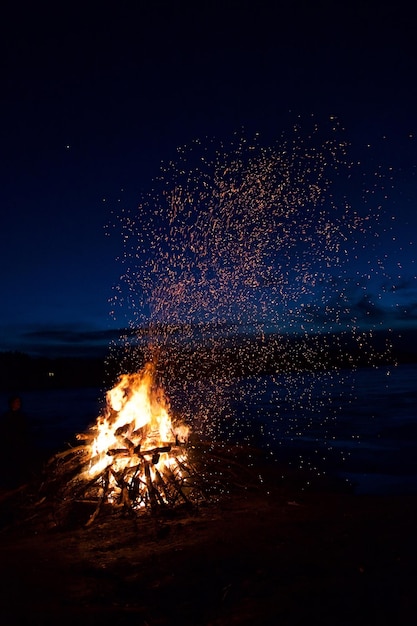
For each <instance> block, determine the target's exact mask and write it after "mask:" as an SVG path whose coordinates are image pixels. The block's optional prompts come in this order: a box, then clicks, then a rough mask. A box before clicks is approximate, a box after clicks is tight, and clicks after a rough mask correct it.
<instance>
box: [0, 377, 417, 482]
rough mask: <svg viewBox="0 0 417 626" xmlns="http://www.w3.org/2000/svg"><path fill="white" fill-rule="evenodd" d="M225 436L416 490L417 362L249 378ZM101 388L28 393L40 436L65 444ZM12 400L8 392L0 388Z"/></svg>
mask: <svg viewBox="0 0 417 626" xmlns="http://www.w3.org/2000/svg"><path fill="white" fill-rule="evenodd" d="M237 387H240V391H241V393H240V399H239V400H238V401H236V400H235V401H234V403H233V417H232V418H229V419H228V420H227V424H226V426H225V427H223V426H221V427H220V429H219V432H218V434H219V436H220V437H222V438H226V439H228V440H233V441H236V440H237V441H240V442H244V443H248V444H251V445H256V446H260V447H262V448H263V449H266V450H268V451H269V453H270V455H271V458H272V459H273V460H276V461H278V462H280V463H281V462H284V463H285V464H289V465H290V466H291V467H293V468H294V469H297V468H302V469H304V470H307V472H311V474H312V476H313V475H315V474H318V473H322V472H326V473H327V474H331V475H335V476H337V477H339V478H340V479H342V480H344V481H346V482H348V483H349V484H351V485H354V487H355V490H356V491H357V492H359V493H361V492H362V493H365V492H366V493H394V492H402V493H404V492H412V493H417V365H406V366H400V367H397V368H392V369H387V368H380V369H359V370H357V371H356V372H348V371H346V372H343V373H342V375H341V376H340V377H339V378H338V379H337V380H335V378H334V376H330V375H328V376H327V375H323V376H320V377H318V378H317V377H312V376H311V375H309V374H299V375H298V376H297V377H296V378H295V379H294V378H292V380H291V384H290V385H289V383H288V380H284V378H283V379H282V380H281V381H280V379H279V378H275V381H274V382H272V380H271V379H270V378H267V377H265V378H263V379H261V380H250V379H248V380H244V381H240V382H239V384H237ZM103 398H104V392H103V391H102V390H100V389H96V388H92V389H72V390H50V391H33V392H26V393H22V400H23V408H24V410H25V412H26V413H27V414H28V416H29V417H30V420H31V423H32V426H33V431H34V438H35V441H36V444H37V445H38V446H39V447H40V448H41V449H44V450H45V451H57V450H61V449H65V448H66V447H67V446H68V444H74V443H75V439H74V435H75V433H77V432H83V431H84V430H86V429H87V428H88V426H89V425H91V424H93V423H94V422H95V420H96V417H97V416H98V415H99V413H100V409H101V407H102V405H103ZM0 402H2V406H4V407H5V408H6V407H7V394H5V393H2V394H0Z"/></svg>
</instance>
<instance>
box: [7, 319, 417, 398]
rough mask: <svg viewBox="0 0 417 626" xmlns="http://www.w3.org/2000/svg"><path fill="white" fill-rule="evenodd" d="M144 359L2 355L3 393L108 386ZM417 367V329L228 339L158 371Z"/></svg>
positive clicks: (172, 356) (162, 361) (184, 354)
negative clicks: (415, 364) (219, 345)
mask: <svg viewBox="0 0 417 626" xmlns="http://www.w3.org/2000/svg"><path fill="white" fill-rule="evenodd" d="M143 362H144V356H143V354H142V353H141V352H140V351H139V350H138V349H135V348H132V351H131V353H129V352H128V351H126V348H124V349H123V350H121V351H120V353H118V352H117V351H112V353H111V356H110V357H107V358H105V357H79V358H76V357H59V358H47V357H34V356H30V355H28V354H25V353H22V352H0V389H1V390H2V391H10V392H13V391H15V392H17V391H20V390H27V389H47V388H56V389H59V388H74V387H105V388H108V387H109V386H111V385H113V383H114V382H115V380H116V379H117V377H118V376H119V374H120V373H122V372H133V371H137V370H138V369H139V368H140V367H141V366H142V365H143ZM415 362H417V329H416V330H407V331H406V332H404V331H403V332H401V333H399V332H395V333H394V332H391V333H386V332H379V333H377V332H374V333H372V334H371V335H369V334H367V335H366V336H365V335H363V339H362V335H352V336H349V335H346V333H344V334H340V335H338V334H333V335H316V336H313V335H305V336H297V337H295V336H280V337H277V336H273V335H266V336H264V335H263V336H252V337H244V338H240V339H239V340H237V339H236V337H234V338H230V339H229V340H228V339H227V338H225V340H224V341H222V342H221V348H219V347H218V344H217V345H216V347H214V348H213V345H209V346H207V345H205V346H204V345H203V346H195V347H184V349H182V350H178V349H175V350H169V349H166V350H164V351H161V353H160V355H159V360H158V364H157V367H158V370H159V371H160V373H161V374H162V375H163V376H164V377H168V378H171V377H175V378H177V377H181V376H186V377H187V378H188V379H190V378H193V377H194V378H199V377H207V376H210V377H212V376H214V377H220V378H221V377H222V376H224V374H225V373H226V372H227V375H228V376H230V375H234V376H250V375H257V374H269V373H273V372H280V371H281V372H282V371H290V370H296V371H301V370H314V369H318V368H320V369H323V368H335V367H337V368H349V367H359V366H361V367H363V366H365V367H367V366H375V365H384V364H394V363H415Z"/></svg>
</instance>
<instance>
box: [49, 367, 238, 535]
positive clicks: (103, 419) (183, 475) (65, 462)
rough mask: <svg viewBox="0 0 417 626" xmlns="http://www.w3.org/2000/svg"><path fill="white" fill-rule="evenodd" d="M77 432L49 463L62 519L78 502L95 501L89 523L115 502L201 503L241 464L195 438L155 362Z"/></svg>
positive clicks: (133, 507)
mask: <svg viewBox="0 0 417 626" xmlns="http://www.w3.org/2000/svg"><path fill="white" fill-rule="evenodd" d="M77 440H78V441H80V442H82V443H80V445H78V446H75V447H71V448H69V449H67V450H65V451H64V452H59V453H58V454H56V455H54V457H53V458H52V459H51V460H50V461H49V463H48V467H47V475H48V477H47V481H46V483H45V487H44V490H46V491H47V492H48V493H49V494H51V493H52V494H53V497H54V500H55V504H56V507H55V516H56V517H57V518H59V521H62V519H63V518H64V517H66V516H67V515H68V511H69V509H71V508H72V507H73V506H74V504H83V505H90V507H92V508H93V510H92V512H91V514H90V515H89V518H88V521H87V525H89V524H91V523H93V521H94V520H95V519H96V517H97V516H98V515H99V513H100V512H101V511H103V510H104V509H106V508H109V507H111V508H112V509H113V510H114V509H119V510H120V509H121V510H122V511H123V512H128V513H130V514H135V513H138V512H140V511H142V510H146V511H150V512H152V513H156V512H159V511H161V510H167V509H169V510H172V509H173V508H175V507H178V506H179V505H184V506H188V507H194V506H196V505H199V504H200V503H201V502H202V501H206V500H207V499H208V498H213V494H214V493H215V492H216V490H217V492H218V488H219V484H220V483H223V487H222V488H223V489H224V481H223V479H224V478H225V477H226V476H227V477H228V481H229V482H230V478H231V475H234V470H233V466H235V465H237V462H236V461H235V460H232V459H230V458H229V459H227V458H225V457H224V450H223V452H220V453H219V447H218V446H216V445H215V444H207V443H203V442H199V443H198V444H197V443H196V442H194V443H193V444H192V445H191V443H190V428H189V427H188V426H187V425H186V424H184V423H183V422H181V421H180V420H174V419H173V418H172V416H171V414H170V407H169V402H168V400H167V398H166V395H165V393H164V391H163V389H162V387H161V386H160V385H159V384H158V383H157V381H156V368H155V366H154V364H152V363H148V364H146V365H145V367H144V368H143V369H142V370H141V371H140V372H138V373H134V374H124V375H122V376H121V377H120V379H119V381H118V383H117V385H116V386H115V387H114V388H113V389H111V390H110V391H108V392H107V394H106V407H105V410H104V411H103V414H102V415H100V416H99V417H98V418H97V420H96V423H95V424H94V425H93V426H92V427H91V428H90V429H89V430H88V431H87V432H86V433H82V434H78V435H77ZM202 452H203V454H202ZM227 456H229V454H227ZM203 457H204V462H203V460H202V459H203ZM219 463H220V466H219ZM213 465H214V468H213ZM242 470H243V468H240V469H239V472H238V475H239V480H240V481H241V480H242V475H244V474H245V472H244V471H242Z"/></svg>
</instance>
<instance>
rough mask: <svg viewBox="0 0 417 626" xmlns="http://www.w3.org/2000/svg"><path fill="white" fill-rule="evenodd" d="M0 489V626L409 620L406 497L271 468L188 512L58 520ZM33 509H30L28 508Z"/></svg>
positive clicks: (412, 564)
mask: <svg viewBox="0 0 417 626" xmlns="http://www.w3.org/2000/svg"><path fill="white" fill-rule="evenodd" d="M22 502H23V503H25V502H27V495H25V490H22V491H21V492H20V493H17V494H15V495H14V496H11V497H10V496H9V497H5V496H4V495H3V499H1V498H0V513H1V532H0V568H1V579H2V584H1V586H0V598H1V599H0V624H2V626H9V625H15V624H19V625H23V624H28V625H29V624H30V625H33V624H42V625H49V624H54V625H56V624H62V625H66V624H78V625H84V624H89V625H95V624H114V625H115V626H117V625H119V624H135V625H143V626H162V625H168V624H182V625H193V626H196V625H206V626H208V625H210V626H223V625H224V626H225V625H249V624H251V625H252V624H253V625H263V624H268V625H269V624H271V625H275V624H280V625H287V624H288V625H295V624H297V625H298V624H299V625H303V626H304V625H306V624H312V623H314V624H320V625H322V626H324V625H327V624H328V625H331V626H345V625H352V626H353V625H355V626H360V625H363V626H370V625H373V624H375V625H376V624H378V626H383V625H385V624H386V625H390V626H392V625H396V626H401V625H410V626H411V625H413V626H414V625H415V624H417V560H416V557H417V539H416V529H417V497H416V496H398V497H392V496H390V497H383V496H357V495H353V494H350V493H341V492H338V491H334V490H329V489H326V490H321V489H320V487H317V488H316V489H315V490H312V491H311V492H308V493H306V492H304V491H302V490H300V489H299V488H298V487H297V486H295V485H293V486H291V485H290V484H287V485H285V486H283V485H281V484H280V485H279V486H278V481H277V480H276V479H275V477H274V476H273V475H271V476H269V477H268V480H267V481H266V482H265V483H263V485H262V486H259V488H256V489H250V490H240V491H236V492H234V493H231V494H230V495H229V496H227V497H224V498H223V499H222V500H220V501H218V502H213V503H210V504H208V505H205V506H202V507H200V508H199V509H198V510H195V511H191V512H190V511H180V510H178V511H176V512H175V513H173V514H171V515H170V517H169V518H168V517H164V518H162V517H160V518H152V517H150V516H149V515H146V516H140V517H137V518H134V519H132V518H131V517H122V516H121V515H120V514H119V513H117V514H115V513H114V512H113V513H111V514H106V513H104V514H103V515H102V516H101V517H99V518H98V519H97V520H96V522H95V523H94V524H93V525H92V526H90V527H88V528H85V527H84V526H83V525H82V524H80V523H79V522H80V519H81V517H82V515H83V514H84V513H83V512H80V511H78V512H77V513H76V514H74V519H73V520H70V521H69V522H68V524H67V525H66V527H64V528H62V527H61V528H57V527H54V525H53V524H52V523H51V518H50V516H48V515H45V514H44V513H39V511H37V508H36V506H33V505H31V506H29V507H28V506H26V504H24V505H23V506H22ZM41 508H42V507H41Z"/></svg>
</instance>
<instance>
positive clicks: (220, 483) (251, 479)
mask: <svg viewBox="0 0 417 626" xmlns="http://www.w3.org/2000/svg"><path fill="white" fill-rule="evenodd" d="M107 455H108V457H109V462H108V464H107V465H106V466H105V467H104V469H103V470H102V471H100V472H99V473H98V474H96V475H94V476H93V477H90V476H89V475H88V471H87V470H88V468H89V466H90V465H91V461H92V459H91V455H90V446H89V445H88V444H85V445H79V446H76V447H73V448H69V449H67V450H65V451H64V452H60V453H58V454H56V455H54V456H53V457H52V459H50V461H49V463H48V464H47V467H46V472H45V481H44V483H43V485H42V489H41V492H42V494H43V497H46V498H49V499H52V500H53V503H54V517H55V521H56V523H57V524H58V525H61V524H63V523H65V520H66V518H67V517H68V516H69V515H70V513H71V510H72V509H73V508H74V507H75V506H77V505H85V507H86V508H87V507H88V509H89V515H88V519H87V521H85V522H84V523H85V524H86V525H87V526H89V525H91V524H92V523H93V522H94V521H95V520H96V519H97V517H98V516H99V515H100V514H102V513H103V512H104V511H111V512H114V511H119V512H121V513H122V514H129V515H135V516H136V515H138V514H140V513H142V512H147V513H151V514H152V515H159V514H163V513H164V512H166V511H170V510H171V511H172V510H173V509H175V508H177V507H179V506H182V507H187V508H190V509H191V508H195V507H198V506H200V505H201V504H203V503H205V502H206V503H207V502H209V501H213V500H216V499H218V498H221V497H222V496H223V495H225V494H227V493H229V492H230V490H231V489H234V488H244V489H247V488H250V487H251V486H254V485H256V484H257V481H258V477H257V476H256V475H255V474H254V473H253V472H252V470H251V469H250V468H248V467H247V466H246V465H245V464H242V463H241V462H239V461H238V460H236V455H235V454H234V452H232V451H231V450H230V449H228V448H226V447H224V446H220V445H216V444H212V443H203V442H200V443H198V444H196V443H194V444H192V445H191V444H188V443H187V444H180V443H178V442H176V443H175V445H172V444H167V445H164V446H160V447H155V448H150V449H147V450H141V449H140V446H136V447H134V448H133V449H129V447H121V448H117V449H111V450H109V451H108V452H107ZM162 455H169V459H170V463H169V464H167V463H161V464H160V459H161V456H162ZM127 456H128V457H130V462H129V463H128V464H126V465H124V466H122V467H123V469H117V468H118V467H120V464H119V466H118V464H117V460H118V459H120V458H124V457H127Z"/></svg>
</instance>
